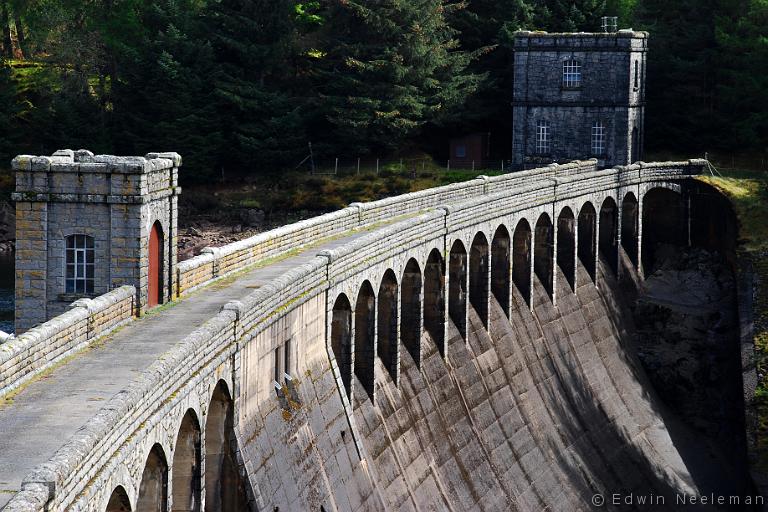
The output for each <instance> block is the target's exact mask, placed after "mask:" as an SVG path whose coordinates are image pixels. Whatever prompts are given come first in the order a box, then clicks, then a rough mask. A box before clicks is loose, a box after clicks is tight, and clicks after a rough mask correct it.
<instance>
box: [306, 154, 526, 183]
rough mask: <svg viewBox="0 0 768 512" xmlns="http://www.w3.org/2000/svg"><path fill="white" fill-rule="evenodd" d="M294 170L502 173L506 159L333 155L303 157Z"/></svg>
mask: <svg viewBox="0 0 768 512" xmlns="http://www.w3.org/2000/svg"><path fill="white" fill-rule="evenodd" d="M298 169H302V170H306V171H307V172H309V173H310V174H313V175H318V176H354V175H364V174H368V175H377V176H378V175H390V174H398V175H403V176H409V175H410V176H412V177H414V178H415V177H417V176H418V175H419V174H423V173H430V174H434V173H449V172H461V173H474V174H484V173H485V174H502V173H505V172H510V171H511V170H512V168H511V162H510V161H509V160H444V161H437V160H434V159H431V158H399V159H381V158H333V159H325V160H314V159H312V160H307V161H305V162H303V163H302V164H301V166H300V167H299V168H298Z"/></svg>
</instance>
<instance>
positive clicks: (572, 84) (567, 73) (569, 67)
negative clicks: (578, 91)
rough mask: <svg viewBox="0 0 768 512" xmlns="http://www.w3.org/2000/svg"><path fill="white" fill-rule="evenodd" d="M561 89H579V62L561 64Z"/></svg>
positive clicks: (571, 61) (570, 61) (567, 61)
mask: <svg viewBox="0 0 768 512" xmlns="http://www.w3.org/2000/svg"><path fill="white" fill-rule="evenodd" d="M563 87H565V88H566V89H574V88H577V87H581V62H579V61H577V60H576V59H569V60H566V61H564V62H563Z"/></svg>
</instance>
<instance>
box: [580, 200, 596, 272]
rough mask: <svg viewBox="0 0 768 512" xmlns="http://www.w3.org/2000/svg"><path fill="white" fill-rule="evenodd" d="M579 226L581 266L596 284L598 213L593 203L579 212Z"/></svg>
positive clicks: (586, 205)
mask: <svg viewBox="0 0 768 512" xmlns="http://www.w3.org/2000/svg"><path fill="white" fill-rule="evenodd" d="M576 224H577V226H578V229H577V231H578V233H579V236H578V245H579V247H578V254H579V260H580V261H581V264H582V265H584V268H585V269H586V271H587V274H588V275H589V277H590V279H592V282H593V283H594V282H595V263H596V258H597V247H596V244H597V239H596V237H595V234H596V231H597V213H596V212H595V207H594V206H592V203H590V202H589V201H587V202H586V203H584V205H582V207H581V210H579V221H578V222H577V223H576Z"/></svg>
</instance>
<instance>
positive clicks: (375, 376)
mask: <svg viewBox="0 0 768 512" xmlns="http://www.w3.org/2000/svg"><path fill="white" fill-rule="evenodd" d="M702 165H703V163H702V162H698V161H692V162H673V163H662V164H644V165H635V166H629V167H627V168H615V169H607V170H604V171H591V172H583V173H572V174H571V173H565V174H564V175H562V176H557V177H553V176H550V175H546V174H545V175H544V176H543V177H542V178H541V179H540V180H539V179H533V177H530V179H524V180H521V181H516V182H514V184H513V185H514V186H513V185H509V186H508V187H505V188H504V189H502V190H499V191H497V192H494V193H489V194H485V195H481V196H478V197H474V198H472V197H470V198H469V199H467V198H459V199H456V200H455V202H454V201H451V202H449V203H448V204H446V205H443V206H441V205H435V206H433V207H428V206H427V205H422V206H414V205H412V204H411V203H410V202H408V205H409V206H408V208H406V210H405V211H406V213H408V212H410V213H411V214H414V212H420V211H421V210H418V209H417V210H413V209H412V207H413V208H424V209H426V210H427V211H425V212H423V213H421V214H419V215H417V216H411V217H410V218H406V219H404V220H401V221H399V222H396V223H394V224H392V225H389V226H386V227H378V228H375V229H373V230H372V232H371V233H370V234H368V235H366V236H364V237H362V238H358V239H356V240H355V241H353V242H351V243H348V244H346V245H344V246H342V247H340V248H338V249H335V250H332V251H327V252H324V253H322V254H320V255H318V257H316V258H315V259H313V260H312V261H311V262H310V263H308V264H306V265H302V266H300V267H297V268H295V269H293V270H291V271H289V272H288V273H286V274H284V275H283V276H281V277H279V278H278V279H275V280H274V281H272V282H270V283H269V284H266V285H265V286H263V287H261V288H259V289H258V290H256V291H254V292H253V293H251V294H250V295H248V296H246V297H243V298H242V299H241V300H239V301H234V302H231V303H229V304H227V305H226V306H225V307H224V308H223V309H222V311H221V312H220V313H219V314H218V315H216V316H215V317H213V318H212V319H210V320H209V321H208V322H207V323H206V324H205V325H203V326H202V327H201V328H199V329H198V330H197V331H195V332H194V333H193V334H192V335H190V336H189V337H188V338H187V339H186V340H185V341H184V342H183V343H181V344H179V345H178V346H176V347H175V348H174V349H172V350H171V351H169V352H168V353H166V354H164V355H163V357H161V358H160V359H159V360H158V361H157V362H156V363H155V364H153V365H152V367H151V368H150V369H149V370H148V371H147V372H145V373H144V374H143V375H142V376H140V378H138V379H137V380H136V381H135V382H134V384H132V385H131V386H130V387H129V388H128V389H126V390H124V391H123V392H121V393H120V394H118V395H117V396H115V397H114V398H113V399H112V400H111V401H110V402H109V403H108V404H107V405H106V406H105V407H104V409H103V410H102V411H101V412H100V413H99V415H98V416H97V417H96V418H94V420H93V421H92V422H90V423H89V425H88V426H87V427H85V428H84V429H83V430H81V432H80V433H78V435H77V436H76V437H75V438H74V439H72V440H70V441H68V442H67V443H66V444H65V445H64V446H63V447H62V448H61V449H60V450H59V451H58V452H57V454H56V455H55V456H54V458H53V459H51V461H49V462H48V463H46V464H44V465H42V466H41V467H39V468H38V469H37V470H36V471H35V472H34V473H33V474H31V475H30V476H29V477H28V478H27V479H26V481H25V483H24V486H23V490H22V491H21V492H20V493H19V494H18V495H17V496H16V497H14V498H13V499H12V500H11V502H9V504H8V506H7V507H6V509H5V510H11V511H17V510H41V511H42V510H94V511H104V510H110V511H111V510H137V509H141V507H139V506H137V505H138V504H137V502H138V497H139V495H140V493H141V490H142V489H143V488H144V487H146V485H145V484H146V483H147V478H145V477H146V476H147V474H148V473H147V471H148V467H149V461H152V460H154V459H153V453H155V451H156V448H158V447H159V449H161V450H162V452H163V453H165V454H167V461H168V467H167V468H166V470H165V473H163V471H162V470H161V471H160V473H158V474H159V477H158V479H159V480H160V481H165V482H166V485H165V487H163V489H164V492H166V493H167V494H168V498H169V505H168V506H169V507H171V508H172V510H187V509H185V508H180V505H179V503H180V502H181V500H180V499H179V498H178V493H179V492H181V491H182V490H183V489H182V486H179V485H178V484H177V483H175V482H176V480H177V479H178V477H179V475H181V474H182V472H181V471H180V470H179V468H178V467H176V468H175V466H176V464H175V461H176V458H177V454H179V453H181V452H180V451H179V450H180V449H179V446H180V443H179V440H180V439H183V433H184V432H185V429H186V427H185V425H188V424H189V422H188V421H187V419H188V418H190V417H194V418H197V419H198V420H196V421H197V423H198V425H199V427H200V428H199V429H200V433H201V436H200V447H201V449H202V451H203V453H206V454H207V453H208V452H209V451H210V450H208V448H209V447H210V446H212V445H214V444H215V446H217V448H216V450H217V451H215V452H214V454H213V456H211V457H209V456H208V455H206V457H204V458H203V460H202V461H201V464H200V477H199V479H202V480H203V482H204V484H203V485H200V486H198V487H195V486H194V485H193V486H192V488H193V489H195V488H196V489H197V491H196V492H199V494H200V497H201V499H202V502H203V503H208V504H210V503H211V502H212V500H213V497H214V496H215V495H216V493H217V492H219V491H220V489H219V490H217V489H214V488H213V487H211V486H210V485H209V484H210V483H211V482H212V481H216V482H227V483H228V484H230V487H229V488H230V489H234V491H233V494H237V495H238V496H234V497H232V500H233V501H232V502H231V503H235V505H230V506H229V508H228V507H227V506H225V505H224V503H225V502H226V500H223V501H222V500H221V499H219V498H218V497H217V498H216V499H217V500H218V501H217V503H218V505H217V506H218V508H210V507H209V505H206V506H205V510H244V509H246V508H250V509H253V510H273V509H274V508H275V507H278V508H279V510H336V509H338V510H390V509H393V508H398V507H399V508H403V509H435V510H443V509H446V508H450V509H454V510H474V509H476V508H478V507H479V508H482V509H485V510H509V509H519V510H540V509H542V508H544V507H547V506H549V507H551V508H552V509H565V510H572V509H588V508H591V505H590V500H591V496H592V494H593V493H595V492H609V491H612V492H620V491H621V490H625V489H638V490H640V489H643V490H648V489H653V490H655V491H656V493H657V494H659V495H670V496H671V494H672V493H674V492H678V491H680V492H685V493H689V494H692V495H697V494H698V493H701V492H703V490H704V488H703V487H702V485H701V482H700V480H699V479H697V478H696V477H695V475H693V476H692V471H691V468H689V467H688V463H687V461H686V456H684V455H683V454H681V453H680V451H679V450H678V443H677V436H678V435H679V434H675V433H673V430H674V432H680V430H678V429H672V428H671V427H670V425H671V423H670V421H668V420H667V419H666V417H665V414H664V411H663V410H661V407H660V406H659V404H658V403H657V400H656V399H655V397H654V394H653V391H652V389H651V388H650V386H648V385H647V381H646V379H645V377H644V375H643V372H642V370H641V369H639V367H638V365H637V361H636V359H635V357H634V355H633V352H632V350H633V349H632V346H631V338H630V336H629V335H628V334H627V333H626V332H625V326H626V323H625V322H626V321H628V317H627V316H626V315H624V313H622V312H621V304H620V299H619V296H618V292H617V288H616V285H615V283H614V282H613V281H612V278H611V275H612V274H613V273H614V272H615V269H616V268H617V266H618V264H619V261H624V260H627V261H631V262H633V263H632V264H628V265H626V266H627V267H628V268H629V269H630V270H633V269H635V268H636V265H638V264H639V261H640V259H641V258H640V257H641V255H643V254H644V253H643V249H642V233H643V226H644V225H646V227H647V226H648V225H647V224H646V223H645V220H646V219H645V216H644V214H643V206H644V204H645V197H646V194H648V193H649V192H650V191H653V190H658V189H664V190H667V191H669V192H670V193H677V194H679V193H681V192H684V190H685V183H686V182H687V181H688V180H689V179H690V177H691V176H695V175H697V174H698V173H700V172H701V171H702ZM505 183H508V184H510V183H512V181H510V180H507V181H506V182H505ZM470 186H474V185H473V184H470ZM628 198H629V199H632V198H634V199H633V200H634V203H632V202H631V201H630V202H627V201H628ZM389 203H392V205H395V204H396V198H394V199H392V200H388V203H387V204H389ZM626 205H633V206H632V208H629V207H626ZM375 208H383V209H384V212H385V215H387V216H392V215H394V213H393V212H396V211H398V210H397V208H396V207H395V206H387V205H378V206H376V207H375ZM390 209H391V211H390ZM566 210H567V212H566ZM364 211H365V208H362V207H360V208H357V214H358V215H364ZM568 212H570V213H568ZM584 212H591V214H588V215H582V214H583V213H584ZM630 212H632V213H631V214H630ZM389 218H391V217H389ZM537 219H538V220H537ZM547 219H548V221H549V222H548V223H547V222H546V220H547ZM581 219H587V220H584V221H582V220H581ZM622 219H623V220H622ZM626 219H630V220H629V221H628V220H626ZM632 219H634V220H632ZM522 221H525V222H526V224H528V225H529V230H528V238H523V239H522V242H521V244H522V245H521V246H520V247H522V248H523V249H522V250H523V251H524V254H522V256H524V257H523V259H522V260H519V261H518V256H520V254H518V252H517V249H516V248H517V245H516V241H517V240H518V238H517V237H516V236H514V235H513V232H514V233H517V231H518V230H517V229H515V227H516V226H518V227H519V226H520V225H521V222H522ZM579 222H583V226H587V225H589V226H591V227H590V228H589V229H585V230H582V229H581V228H578V226H577V225H578V223H579ZM503 226H506V228H505V230H506V232H507V235H508V236H507V245H506V252H504V251H501V252H495V251H494V249H496V248H498V247H500V246H501V247H505V246H504V245H503V244H501V245H500V246H499V245H497V244H496V243H495V242H496V241H497V239H498V238H499V237H498V236H497V235H498V233H500V232H501V231H500V228H501V227H503ZM291 229H292V228H291ZM302 229H303V228H302ZM289 230H290V229H289ZM480 235H482V237H480ZM313 236H314V235H313ZM502 238H503V237H502ZM661 238H663V237H661ZM481 239H485V241H486V244H485V246H484V247H485V252H481V253H477V252H476V250H475V249H476V248H477V247H483V245H482V244H478V243H476V242H477V241H478V240H481ZM280 244H281V242H279V243H277V245H279V246H281V247H285V246H282V245H280ZM489 245H490V246H491V247H489ZM238 247H239V246H238ZM558 247H559V248H560V250H558ZM240 249H242V247H241V248H240ZM240 249H238V250H240ZM598 249H599V250H598ZM603 249H605V251H603ZM243 250H244V251H246V250H250V249H243ZM462 251H463V252H462ZM222 253H223V254H234V253H237V251H230V250H229V249H227V250H224V251H222V252H221V253H220V254H219V256H221V254H222ZM278 253H279V251H278ZM600 253H603V254H602V256H603V258H604V260H605V261H604V262H602V263H599V262H600V261H601V260H600V256H599V254H600ZM242 254H245V253H242ZM478 254H480V256H478ZM499 254H501V255H506V258H507V259H506V261H507V263H506V270H504V269H505V264H504V263H500V262H501V261H503V260H504V258H503V257H501V259H497V255H499ZM462 255H463V256H462ZM483 255H484V256H483ZM620 255H622V258H621V259H620V258H619V256H620ZM215 256H216V255H214V256H207V257H206V258H201V261H202V260H203V259H206V261H207V259H209V258H214V259H215ZM244 261H249V262H251V260H250V259H246V260H244ZM412 261H415V262H416V265H417V266H418V268H419V269H423V278H420V280H419V289H420V291H419V293H418V294H417V296H416V297H417V299H418V300H416V301H414V300H413V297H411V298H410V299H409V298H408V297H404V296H403V295H402V294H401V293H400V292H401V291H402V290H400V289H398V292H397V294H396V299H395V302H396V304H397V308H395V311H396V312H397V315H396V317H399V318H400V319H401V320H405V319H406V318H407V319H408V321H409V322H413V323H414V324H415V326H416V328H415V330H414V329H407V328H405V329H404V328H402V322H396V321H392V318H393V317H392V316H390V317H386V316H379V317H375V316H374V317H373V318H375V320H374V321H373V322H371V321H370V320H371V318H369V317H367V316H366V315H364V314H363V315H358V314H357V311H355V315H352V316H353V317H354V318H352V320H351V322H350V324H349V325H347V327H351V329H349V332H347V333H346V334H344V336H347V338H348V337H349V336H350V335H352V336H353V337H354V340H355V342H358V340H359V343H358V344H357V345H356V347H357V348H356V349H354V348H353V350H352V355H351V358H350V359H351V360H347V359H345V358H344V357H340V356H339V353H337V352H336V349H335V344H334V340H335V339H336V334H335V333H336V332H337V331H336V329H337V328H338V325H337V323H338V322H335V319H336V313H337V309H336V305H337V304H338V299H339V297H341V296H344V297H345V298H346V299H347V302H348V304H351V305H355V310H357V309H358V308H357V305H358V304H363V305H364V307H365V308H367V309H366V310H367V311H370V310H372V309H373V308H377V307H378V306H380V305H381V304H382V303H384V302H383V300H384V299H383V297H385V295H386V294H382V293H380V291H381V290H382V289H383V288H381V287H380V286H379V283H382V284H383V283H384V282H385V280H386V279H387V276H388V275H391V274H394V275H395V277H396V280H397V281H396V282H397V283H400V282H401V276H404V275H405V274H406V273H408V269H409V268H411V265H412V263H411V262H412ZM430 262H436V264H435V265H433V266H430V265H431V263H430ZM516 262H517V263H516ZM208 263H210V262H208ZM208 263H205V264H206V265H207V264H208ZM625 263H626V262H625ZM605 265H607V267H608V269H609V270H606V268H605ZM494 269H496V270H495V271H494ZM499 269H501V274H499V273H498V272H499ZM516 269H517V270H516ZM521 269H523V270H521ZM525 269H527V270H525ZM433 271H434V272H433ZM628 272H629V271H628ZM414 275H415V274H414ZM430 276H431V277H430ZM433 277H434V279H435V281H434V282H433V281H430V279H432V278H433ZM213 278H215V276H214V277H211V279H213ZM525 280H527V283H528V284H527V286H522V287H521V286H517V285H518V284H519V283H521V282H522V281H525ZM403 282H404V280H403ZM366 283H368V284H367V285H366ZM371 283H373V284H374V286H375V290H373V294H372V295H373V297H370V296H367V295H366V294H365V293H362V292H361V290H364V289H366V288H365V287H366V286H370V285H371ZM434 283H438V286H437V288H435V289H431V288H430V286H432V285H433V284H434ZM513 283H514V284H513ZM195 286H196V285H195ZM422 286H423V289H422ZM403 289H404V288H403ZM521 289H523V292H522V293H521V291H520V290H521ZM574 289H575V290H576V293H575V294H574ZM369 299H370V300H369ZM390 299H391V297H390ZM404 299H405V300H404ZM361 301H362V302H361ZM404 304H405V306H404ZM413 304H417V305H418V309H419V311H420V314H419V315H418V316H417V317H413V316H409V309H408V307H407V306H408V305H411V306H412V305H413ZM532 311H533V312H532ZM381 318H389V320H387V321H384V322H381V321H380V320H381ZM361 326H365V328H364V329H363V328H362V327H361ZM393 327H394V328H395V329H394V331H393ZM342 331H344V329H342ZM393 332H396V334H395V335H394V337H393ZM409 332H410V333H413V332H416V333H420V334H421V337H420V338H418V337H417V338H416V340H417V342H416V345H415V346H414V345H412V343H414V342H413V340H412V339H409V340H408V342H407V343H408V345H407V346H405V345H406V340H405V339H403V338H402V337H403V335H404V334H405V335H406V337H407V336H408V334H407V333H409ZM383 340H388V341H389V342H390V345H389V350H384V348H382V347H386V345H385V344H384V342H383ZM393 340H395V343H392V342H393ZM347 341H349V340H347ZM377 341H378V345H377ZM401 342H402V344H403V345H401ZM287 346H290V347H293V350H291V351H290V353H291V354H292V358H293V359H292V361H291V363H290V366H291V367H292V369H293V370H292V372H291V379H290V380H286V381H285V382H284V383H281V384H280V385H278V386H275V383H274V381H275V380H276V379H275V377H277V378H278V380H279V379H280V375H279V374H277V375H276V373H275V355H276V353H284V352H278V351H285V350H286V347H287ZM342 346H344V345H342ZM347 347H348V348H350V347H349V346H348V345H347ZM392 347H395V348H396V350H392ZM354 361H357V365H356V366H355V365H354ZM363 363H366V364H367V366H366V364H363ZM285 366H288V365H287V364H286V365H285ZM352 366H355V368H354V370H355V372H354V373H352ZM182 444H183V443H182ZM222 460H226V461H227V462H226V464H224V465H222V464H220V462H221V461H222ZM226 465H229V466H230V469H229V470H228V471H229V472H225V471H223V470H217V471H218V472H217V473H215V474H213V473H212V470H213V468H219V469H221V468H222V467H224V466H226ZM159 467H162V466H159ZM232 467H234V468H235V470H232ZM199 479H198V480H199ZM156 480H157V479H156ZM617 486H618V487H620V490H616V491H614V489H615V488H616V487H617ZM116 496H118V497H119V498H120V499H119V500H116V499H115V497H116ZM227 499H229V498H227ZM117 502H120V504H119V507H118V506H115V503H117ZM174 503H175V504H174ZM227 503H228V502H227ZM190 510H191V509H190Z"/></svg>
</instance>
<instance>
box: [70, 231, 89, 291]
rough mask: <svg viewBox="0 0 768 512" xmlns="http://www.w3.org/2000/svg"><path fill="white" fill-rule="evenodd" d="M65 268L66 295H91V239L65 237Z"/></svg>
mask: <svg viewBox="0 0 768 512" xmlns="http://www.w3.org/2000/svg"><path fill="white" fill-rule="evenodd" d="M66 266H67V276H66V293H93V281H94V278H93V267H94V250H93V237H90V236H88V235H70V236H68V237H67V250H66Z"/></svg>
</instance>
